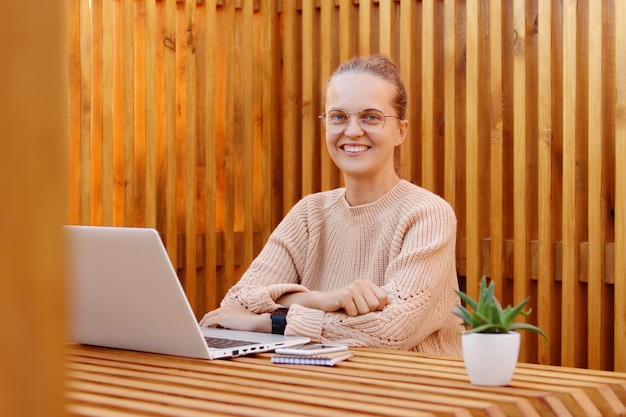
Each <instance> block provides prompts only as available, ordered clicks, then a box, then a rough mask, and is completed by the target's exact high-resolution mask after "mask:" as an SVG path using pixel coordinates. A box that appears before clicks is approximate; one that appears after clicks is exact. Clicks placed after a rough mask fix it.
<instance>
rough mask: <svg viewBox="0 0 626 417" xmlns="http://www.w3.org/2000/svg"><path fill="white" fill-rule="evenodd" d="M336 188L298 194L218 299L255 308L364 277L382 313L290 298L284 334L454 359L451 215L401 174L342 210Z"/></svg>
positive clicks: (457, 329) (456, 330)
mask: <svg viewBox="0 0 626 417" xmlns="http://www.w3.org/2000/svg"><path fill="white" fill-rule="evenodd" d="M344 194H345V189H336V190H332V191H327V192H322V193H317V194H312V195H309V196H307V197H305V198H303V199H302V200H301V201H299V202H298V203H297V204H296V205H295V206H294V207H293V208H292V209H291V211H290V212H289V213H288V214H287V216H286V217H285V218H284V219H283V221H282V222H281V223H280V224H279V225H278V227H277V228H276V229H275V231H274V232H273V233H272V235H271V236H270V238H269V240H268V242H267V244H266V245H265V247H264V248H263V250H262V251H261V253H260V254H259V256H258V257H257V258H256V259H255V260H254V261H253V263H252V264H251V265H250V268H249V269H248V270H247V271H246V272H245V273H244V275H243V276H242V278H241V280H240V281H239V282H238V283H237V284H236V285H235V286H234V287H233V288H231V289H230V291H229V292H228V294H227V295H226V297H225V298H224V300H223V301H222V303H223V304H224V303H229V302H238V303H240V304H241V305H243V306H244V307H246V308H248V309H249V310H250V311H253V312H256V313H264V312H269V311H273V310H275V309H276V308H278V307H280V306H279V305H277V304H276V303H275V301H274V300H277V299H278V298H279V297H280V296H281V295H282V294H284V293H288V292H296V291H329V290H332V289H335V288H339V287H343V286H345V285H348V284H349V283H350V282H351V281H353V280H356V279H370V280H372V281H373V282H374V283H375V284H376V285H378V286H382V287H383V288H384V289H385V290H386V291H387V293H388V295H389V297H390V299H391V304H389V305H388V306H386V307H385V308H384V309H383V310H382V311H376V312H372V313H368V314H364V315H359V316H356V317H350V316H348V315H346V314H345V313H344V312H342V311H339V312H333V313H327V312H324V311H321V310H316V309H311V308H305V307H303V306H300V305H293V306H291V308H290V309H289V313H288V316H287V328H286V330H285V333H286V334H297V335H303V336H308V337H310V338H311V340H312V341H315V342H324V343H342V344H348V345H350V346H354V347H380V348H392V349H404V350H414V351H420V352H425V353H431V354H441V355H452V356H460V355H461V347H460V334H461V331H462V330H463V329H462V327H461V323H460V319H458V318H457V317H456V316H454V315H453V314H452V313H451V310H452V309H453V308H455V306H456V304H457V303H458V302H459V299H458V296H457V295H456V294H455V293H454V291H453V290H454V289H457V288H458V283H457V276H456V267H455V240H456V217H455V215H454V212H453V210H452V208H451V207H450V206H449V205H448V204H447V203H446V201H445V200H443V199H442V198H440V197H439V196H437V195H435V194H433V193H431V192H429V191H427V190H425V189H423V188H421V187H418V186H416V185H414V184H412V183H410V182H408V181H405V180H401V181H400V182H399V183H398V184H397V185H396V186H395V187H394V188H393V189H391V190H390V191H389V192H388V193H387V194H385V195H384V196H382V197H381V198H379V199H378V200H376V201H375V202H373V203H370V204H365V205H361V206H355V207H351V206H350V205H349V204H348V202H347V201H346V199H345V197H344Z"/></svg>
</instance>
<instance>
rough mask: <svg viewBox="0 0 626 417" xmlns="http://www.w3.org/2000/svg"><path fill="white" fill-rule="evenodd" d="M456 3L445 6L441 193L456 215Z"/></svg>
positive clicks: (446, 3)
mask: <svg viewBox="0 0 626 417" xmlns="http://www.w3.org/2000/svg"><path fill="white" fill-rule="evenodd" d="M456 13H457V7H456V0H445V2H444V23H443V24H444V29H443V33H444V43H443V48H444V50H443V54H444V61H443V68H444V91H443V94H444V106H445V107H444V121H445V123H444V129H445V130H444V141H445V145H444V149H445V150H444V176H445V178H444V192H443V196H444V198H445V199H446V201H448V203H450V205H451V206H452V208H453V209H455V211H456V200H457V199H456V193H457V186H456V174H455V173H456V99H455V98H456V95H457V93H456V86H457V83H456V78H457V75H456V68H457V65H456V62H457V60H456V50H457V43H456V36H457V19H456Z"/></svg>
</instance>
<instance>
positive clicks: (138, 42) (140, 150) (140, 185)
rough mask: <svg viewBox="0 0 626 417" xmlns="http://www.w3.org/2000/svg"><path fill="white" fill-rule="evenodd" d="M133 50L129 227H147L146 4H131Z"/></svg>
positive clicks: (140, 2)
mask: <svg viewBox="0 0 626 417" xmlns="http://www.w3.org/2000/svg"><path fill="white" fill-rule="evenodd" d="M133 3H134V15H133V19H134V25H133V29H134V33H133V37H134V48H133V59H134V65H133V90H132V92H133V95H134V99H133V126H134V129H133V139H134V151H133V154H134V159H133V160H132V161H131V163H132V167H133V169H134V176H133V179H134V181H133V182H132V184H131V185H130V188H131V192H132V218H131V221H132V224H134V225H137V226H141V227H145V226H146V190H147V187H146V170H147V168H146V167H147V155H146V148H147V135H146V107H147V101H146V94H147V89H148V88H147V85H146V73H147V67H146V47H147V44H146V23H147V22H146V3H145V2H143V1H134V2H133Z"/></svg>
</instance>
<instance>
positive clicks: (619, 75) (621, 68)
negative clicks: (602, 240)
mask: <svg viewBox="0 0 626 417" xmlns="http://www.w3.org/2000/svg"><path fill="white" fill-rule="evenodd" d="M615 16H616V17H615V20H616V22H619V21H620V19H623V18H624V16H626V2H623V1H616V2H615ZM625 26H626V25H623V24H619V23H617V24H616V25H615V55H616V56H615V79H616V94H617V97H616V101H615V165H616V167H617V169H616V174H615V253H616V254H618V253H621V254H623V253H626V170H625V169H623V165H624V161H626V27H625ZM619 167H621V169H620V168H619ZM614 331H615V346H614V351H615V370H616V371H620V372H623V371H626V257H624V256H618V257H616V259H615V328H614Z"/></svg>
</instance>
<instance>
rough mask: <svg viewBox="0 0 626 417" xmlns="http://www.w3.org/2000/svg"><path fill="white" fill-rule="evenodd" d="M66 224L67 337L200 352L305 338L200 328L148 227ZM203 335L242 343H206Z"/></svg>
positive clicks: (223, 353)
mask: <svg viewBox="0 0 626 417" xmlns="http://www.w3.org/2000/svg"><path fill="white" fill-rule="evenodd" d="M64 229H65V232H66V233H65V235H66V239H67V249H68V250H67V254H68V272H69V296H68V299H69V300H68V301H69V311H68V313H69V339H70V340H71V341H74V342H77V343H81V344H88V345H96V346H105V347H112V348H119V349H128V350H137V351H145V352H153V353H161V354H167V355H176V356H184V357H193V358H204V359H215V358H222V357H232V356H239V355H244V354H249V353H255V352H264V351H270V350H273V349H275V348H276V347H279V346H293V345H298V344H303V343H307V342H308V341H309V339H308V338H306V337H297V336H282V335H272V334H264V333H255V332H242V331H233V330H226V329H214V328H210V329H209V328H201V327H200V326H199V325H198V323H197V321H196V318H195V316H194V314H193V311H192V309H191V306H190V305H189V302H188V300H187V297H186V295H185V293H184V290H183V288H182V286H181V284H180V281H179V279H178V276H177V275H176V272H175V270H174V268H173V266H172V264H171V262H170V259H169V257H168V254H167V251H166V250H165V247H164V245H163V242H162V241H161V238H160V236H159V234H158V232H157V231H156V230H154V229H150V228H129V227H100V226H65V227H64ZM205 337H217V338H227V339H235V340H238V341H241V343H240V344H237V345H233V346H225V347H215V348H210V347H209V346H207V342H206V340H205Z"/></svg>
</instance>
